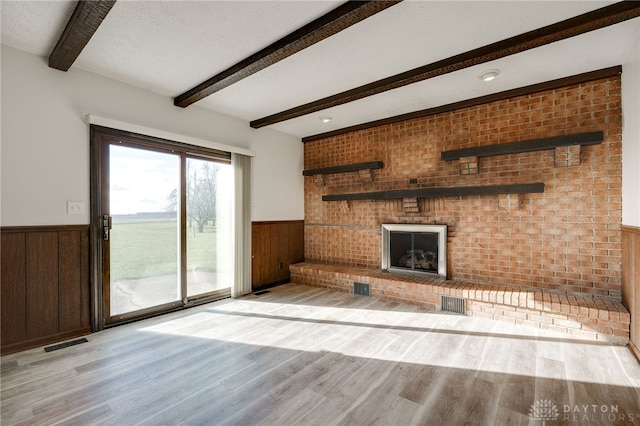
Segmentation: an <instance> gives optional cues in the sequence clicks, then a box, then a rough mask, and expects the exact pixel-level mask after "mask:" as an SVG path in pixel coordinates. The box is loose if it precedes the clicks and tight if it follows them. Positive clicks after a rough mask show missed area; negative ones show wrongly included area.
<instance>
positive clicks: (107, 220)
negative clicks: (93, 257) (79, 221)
mask: <svg viewBox="0 0 640 426" xmlns="http://www.w3.org/2000/svg"><path fill="white" fill-rule="evenodd" d="M110 230H111V216H109V215H108V214H105V215H102V238H103V239H104V240H105V241H109V231H110Z"/></svg>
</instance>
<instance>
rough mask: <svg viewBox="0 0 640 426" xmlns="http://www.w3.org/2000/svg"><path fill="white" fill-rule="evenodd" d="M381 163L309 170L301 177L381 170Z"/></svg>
mask: <svg viewBox="0 0 640 426" xmlns="http://www.w3.org/2000/svg"><path fill="white" fill-rule="evenodd" d="M383 167H384V164H383V163H382V161H370V162H368V163H355V164H345V165H343V166H334V167H324V168H321V169H309V170H304V171H303V172H302V175H303V176H315V175H330V174H334V173H345V172H357V171H358V170H372V169H381V168H383Z"/></svg>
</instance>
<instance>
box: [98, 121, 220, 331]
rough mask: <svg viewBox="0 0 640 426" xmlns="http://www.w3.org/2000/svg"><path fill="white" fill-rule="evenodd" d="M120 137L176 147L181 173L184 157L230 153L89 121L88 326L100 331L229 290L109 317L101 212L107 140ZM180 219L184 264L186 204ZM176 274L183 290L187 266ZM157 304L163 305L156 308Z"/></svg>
mask: <svg viewBox="0 0 640 426" xmlns="http://www.w3.org/2000/svg"><path fill="white" fill-rule="evenodd" d="M114 138H115V139H122V140H123V141H125V142H126V143H128V144H129V143H130V144H133V145H135V146H138V147H146V148H147V149H149V150H153V151H159V152H167V151H168V152H171V151H177V152H178V153H179V154H180V156H181V160H180V164H181V175H182V173H183V172H184V166H185V162H186V158H187V157H194V158H203V159H208V160H214V161H219V162H223V163H229V164H230V163H231V153H229V152H226V151H221V150H217V149H213V148H206V147H201V146H196V145H191V144H186V143H182V142H176V141H172V140H167V139H161V138H157V137H153V136H147V135H141V134H138V133H132V132H127V131H124V130H117V129H112V128H109V127H104V126H99V125H95V124H91V126H90V138H89V140H90V150H89V155H90V161H89V165H90V173H89V175H90V225H89V244H90V254H89V259H90V275H89V277H90V296H91V329H92V331H94V332H95V331H100V330H103V329H104V328H107V327H110V326H113V325H120V324H123V323H126V322H130V321H135V320H139V319H142V318H146V317H150V316H155V315H159V314H163V313H166V312H170V311H173V310H179V309H183V308H186V307H190V306H194V305H196V304H201V303H206V302H210V301H212V300H217V299H221V298H226V297H230V295H231V294H230V292H229V291H224V290H223V291H216V292H213V293H211V294H207V295H204V296H202V295H200V296H197V297H193V298H189V299H188V298H186V297H185V298H184V299H182V300H179V301H176V302H170V303H167V304H164V305H161V306H157V307H152V308H147V309H142V310H140V311H136V313H135V314H134V315H133V314H132V315H127V314H125V315H120V316H119V317H120V319H119V320H118V321H112V322H111V321H109V320H110V318H111V317H107V314H108V313H107V312H105V308H104V306H105V304H104V298H105V297H108V296H109V295H108V294H107V295H106V296H105V294H106V293H108V290H109V286H108V285H107V286H105V285H104V282H103V280H104V279H103V265H105V262H108V261H109V253H104V250H103V223H102V215H103V212H104V209H103V206H104V204H105V200H106V199H107V198H105V197H108V196H109V193H108V192H109V191H105V190H104V188H106V187H107V184H108V182H104V180H103V176H104V172H105V171H107V170H108V168H109V154H108V149H106V148H105V147H107V146H108V144H109V141H108V140H112V139H114ZM180 185H181V202H180V204H181V205H182V206H186V204H185V203H186V190H185V189H186V188H185V179H183V178H182V177H181V184H180ZM179 220H180V227H181V232H180V236H179V238H180V261H181V262H180V263H181V264H182V265H186V256H187V251H186V237H185V235H184V234H185V233H184V229H183V228H184V227H185V224H186V208H181V209H180V212H179ZM178 274H179V276H180V278H181V280H180V281H181V287H182V288H183V294H186V292H185V291H184V290H185V288H186V285H187V282H186V275H187V274H186V270H185V268H184V267H181V268H180V271H178ZM159 308H163V309H161V310H159Z"/></svg>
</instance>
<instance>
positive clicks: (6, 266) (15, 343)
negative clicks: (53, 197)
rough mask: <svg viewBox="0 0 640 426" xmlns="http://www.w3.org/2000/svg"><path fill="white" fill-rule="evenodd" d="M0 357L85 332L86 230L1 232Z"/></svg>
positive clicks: (87, 314) (17, 229) (87, 303)
mask: <svg viewBox="0 0 640 426" xmlns="http://www.w3.org/2000/svg"><path fill="white" fill-rule="evenodd" d="M0 286H1V289H0V291H1V292H2V353H3V354H4V353H10V352H15V351H18V350H22V349H28V348H32V347H37V346H41V345H45V344H49V343H53V342H57V341H60V340H64V339H68V338H72V337H76V336H79V335H82V334H86V333H88V332H89V331H90V326H91V324H90V321H91V317H90V309H91V307H90V297H89V228H88V227H87V226H76V225H71V226H41V227H10V228H2V275H1V277H0Z"/></svg>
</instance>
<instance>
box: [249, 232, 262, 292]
mask: <svg viewBox="0 0 640 426" xmlns="http://www.w3.org/2000/svg"><path fill="white" fill-rule="evenodd" d="M263 229H264V226H263V225H262V224H259V223H254V224H252V226H251V283H252V284H253V285H255V284H256V283H260V282H262V281H261V272H262V270H261V268H262V265H261V264H262V256H260V250H261V249H262V246H261V241H262V233H263Z"/></svg>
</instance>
